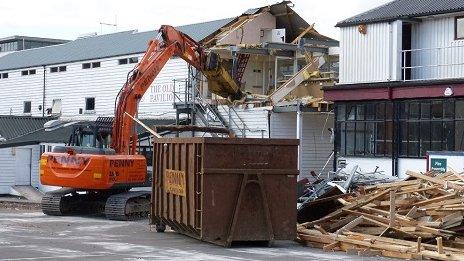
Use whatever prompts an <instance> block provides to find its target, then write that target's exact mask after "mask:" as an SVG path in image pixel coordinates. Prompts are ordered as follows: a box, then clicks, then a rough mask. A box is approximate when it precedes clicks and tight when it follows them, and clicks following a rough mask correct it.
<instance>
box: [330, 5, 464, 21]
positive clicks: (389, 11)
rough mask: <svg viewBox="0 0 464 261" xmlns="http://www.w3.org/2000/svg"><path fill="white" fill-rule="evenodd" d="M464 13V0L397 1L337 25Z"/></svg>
mask: <svg viewBox="0 0 464 261" xmlns="http://www.w3.org/2000/svg"><path fill="white" fill-rule="evenodd" d="M461 11H464V1H462V0H439V1H437V0H396V1H392V2H389V3H387V4H384V5H381V6H379V7H377V8H374V9H371V10H369V11H366V12H364V13H361V14H358V15H356V16H353V17H350V18H348V19H345V20H343V21H340V22H338V23H337V25H336V26H338V27H346V26H351V25H358V24H364V23H376V22H386V21H394V20H399V19H408V18H415V17H421V16H427V15H437V14H446V13H455V12H461Z"/></svg>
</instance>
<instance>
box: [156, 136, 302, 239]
mask: <svg viewBox="0 0 464 261" xmlns="http://www.w3.org/2000/svg"><path fill="white" fill-rule="evenodd" d="M297 148H298V140H289V139H238V138H160V139H156V140H155V141H154V142H153V153H154V154H153V186H152V189H153V191H152V192H153V193H152V207H151V215H150V224H151V225H155V226H156V227H157V230H159V231H163V227H164V226H165V225H168V226H169V227H171V228H172V229H174V230H175V231H178V232H180V233H183V234H185V235H188V236H191V237H194V238H197V239H200V240H203V241H207V242H211V243H214V244H218V245H223V246H230V245H231V244H232V242H236V241H266V242H269V243H272V242H273V241H274V240H293V239H295V237H296V178H297V175H298V170H297V158H298V157H297Z"/></svg>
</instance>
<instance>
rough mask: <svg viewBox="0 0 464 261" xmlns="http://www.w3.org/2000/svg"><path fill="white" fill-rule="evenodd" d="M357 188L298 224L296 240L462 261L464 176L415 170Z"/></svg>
mask: <svg viewBox="0 0 464 261" xmlns="http://www.w3.org/2000/svg"><path fill="white" fill-rule="evenodd" d="M407 174H408V175H409V176H410V178H409V179H407V180H404V181H398V182H393V183H385V184H377V185H370V186H366V187H363V188H361V189H359V190H358V191H357V194H356V195H351V196H350V197H347V198H345V199H341V198H339V199H338V201H339V202H340V203H341V205H342V207H340V208H338V209H336V210H335V211H334V212H332V213H330V214H328V215H326V216H324V217H322V218H320V219H318V220H315V221H311V222H306V223H303V224H299V225H298V240H299V241H300V242H302V243H304V244H306V245H309V246H314V247H320V248H323V249H324V250H327V251H332V250H340V251H347V252H354V253H357V254H359V255H382V256H387V257H395V258H404V259H422V258H424V259H436V260H464V233H463V232H464V225H463V213H464V196H463V194H464V178H463V177H462V176H461V175H460V174H456V173H452V172H447V173H444V174H437V175H435V174H433V173H425V174H420V173H416V172H412V171H408V172H407Z"/></svg>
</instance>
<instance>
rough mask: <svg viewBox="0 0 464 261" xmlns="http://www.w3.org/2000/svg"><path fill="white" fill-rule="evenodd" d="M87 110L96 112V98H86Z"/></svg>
mask: <svg viewBox="0 0 464 261" xmlns="http://www.w3.org/2000/svg"><path fill="white" fill-rule="evenodd" d="M85 110H86V111H94V110H95V98H94V97H91V98H85Z"/></svg>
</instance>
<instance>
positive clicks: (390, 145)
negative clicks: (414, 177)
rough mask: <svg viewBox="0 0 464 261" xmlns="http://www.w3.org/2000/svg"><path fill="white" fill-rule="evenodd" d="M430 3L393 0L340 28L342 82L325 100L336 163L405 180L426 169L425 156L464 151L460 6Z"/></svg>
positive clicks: (462, 21)
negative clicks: (330, 106)
mask: <svg viewBox="0 0 464 261" xmlns="http://www.w3.org/2000/svg"><path fill="white" fill-rule="evenodd" d="M432 2H433V3H432ZM434 3H436V2H434V1H429V0H425V1H419V0H417V1H404V0H396V1H392V2H391V3H388V4H386V5H384V6H380V7H378V8H376V9H373V10H370V11H367V12H365V13H362V14H359V15H357V16H354V17H352V18H348V19H346V20H343V21H341V22H339V23H338V24H337V26H338V27H340V32H341V39H340V48H341V53H340V83H339V84H338V85H336V86H335V87H333V88H327V89H326V90H325V98H326V99H328V100H332V101H335V104H336V121H335V127H336V146H335V147H336V151H337V158H338V161H339V162H340V160H341V161H342V162H345V161H346V162H347V163H348V165H359V167H360V168H361V169H362V170H363V171H367V172H371V171H374V170H378V171H383V172H385V173H386V174H391V175H395V176H400V177H404V176H405V173H406V171H407V170H412V171H420V172H424V171H426V170H427V160H426V158H427V155H428V152H429V151H460V150H463V149H464V147H463V146H462V144H463V143H462V141H463V132H464V126H463V123H462V122H461V121H462V119H463V116H464V115H463V113H464V106H463V105H464V100H463V96H464V89H463V88H464V85H463V84H464V53H463V52H464V18H463V14H464V2H461V1H446V0H445V1H440V4H434ZM456 171H458V172H462V171H464V170H461V169H460V170H456Z"/></svg>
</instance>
